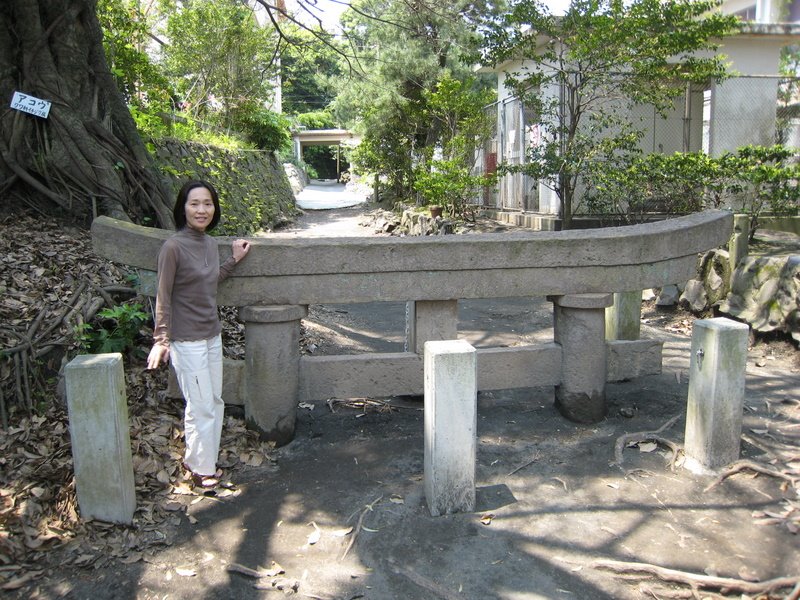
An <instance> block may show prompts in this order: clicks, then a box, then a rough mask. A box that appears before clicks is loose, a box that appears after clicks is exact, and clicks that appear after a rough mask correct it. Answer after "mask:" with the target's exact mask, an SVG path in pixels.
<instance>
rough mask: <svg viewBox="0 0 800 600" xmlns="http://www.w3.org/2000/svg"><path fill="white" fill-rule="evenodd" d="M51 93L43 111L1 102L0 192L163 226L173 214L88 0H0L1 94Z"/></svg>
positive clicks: (73, 211) (46, 206)
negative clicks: (26, 110) (41, 114)
mask: <svg viewBox="0 0 800 600" xmlns="http://www.w3.org/2000/svg"><path fill="white" fill-rule="evenodd" d="M15 91H19V92H22V93H25V94H29V95H31V96H35V97H38V98H42V99H45V100H48V101H50V102H52V109H51V110H50V114H49V116H48V118H46V119H43V118H40V117H37V116H32V115H29V114H26V113H23V112H20V111H17V110H13V109H11V108H9V105H8V104H6V105H5V107H4V108H3V109H2V111H0V198H2V199H5V200H6V202H7V203H8V201H14V202H16V203H21V204H24V205H27V206H30V207H32V208H34V209H36V210H38V211H41V212H45V213H54V212H59V211H60V212H61V213H62V214H64V215H67V216H70V217H72V218H75V219H78V220H82V221H88V220H89V219H90V218H91V217H92V215H93V213H95V212H101V213H105V214H110V215H113V216H116V217H119V218H127V217H132V218H134V219H136V220H140V219H144V218H145V217H150V218H152V219H154V220H155V221H157V222H158V223H159V224H161V225H162V226H169V225H170V224H171V221H172V218H171V215H170V210H169V206H170V204H171V201H170V200H169V198H168V195H167V192H166V186H165V185H164V182H163V181H162V180H161V178H160V177H159V175H158V172H157V171H156V169H155V168H154V167H153V164H152V161H151V158H150V155H149V154H148V152H147V150H146V148H145V146H144V144H143V142H142V140H141V138H140V137H139V135H138V133H137V131H136V127H135V124H134V122H133V119H132V117H131V114H130V112H129V110H128V107H127V106H126V104H125V101H124V99H123V96H122V95H121V94H120V91H119V89H118V88H117V86H116V84H115V81H114V78H113V77H112V74H111V72H110V70H109V67H108V64H107V62H106V57H105V54H104V50H103V34H102V31H101V28H100V24H99V22H98V18H97V14H96V2H95V0H4V1H3V2H2V3H0V98H2V99H4V101H5V102H9V101H10V99H11V97H12V94H13V93H14V92H15Z"/></svg>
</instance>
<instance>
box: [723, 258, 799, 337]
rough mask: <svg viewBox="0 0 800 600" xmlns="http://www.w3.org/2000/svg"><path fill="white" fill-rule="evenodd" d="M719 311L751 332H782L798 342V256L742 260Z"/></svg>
mask: <svg viewBox="0 0 800 600" xmlns="http://www.w3.org/2000/svg"><path fill="white" fill-rule="evenodd" d="M719 310H720V312H722V313H724V314H727V315H730V316H732V317H736V318H738V319H740V320H742V321H745V322H747V323H749V324H750V325H751V326H752V327H753V329H754V330H755V331H760V332H770V331H783V332H786V333H789V334H790V335H791V336H792V337H793V338H794V339H795V340H797V341H800V255H790V256H776V257H766V256H764V257H757V256H747V257H745V258H744V259H742V261H741V262H740V263H739V266H738V267H737V268H736V271H734V273H733V281H732V284H731V292H730V295H729V296H728V298H727V299H725V300H724V301H722V302H721V303H720V305H719Z"/></svg>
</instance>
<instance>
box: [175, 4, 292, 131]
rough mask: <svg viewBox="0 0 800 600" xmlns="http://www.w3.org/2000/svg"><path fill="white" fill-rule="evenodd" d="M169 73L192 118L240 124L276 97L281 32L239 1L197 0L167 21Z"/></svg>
mask: <svg viewBox="0 0 800 600" xmlns="http://www.w3.org/2000/svg"><path fill="white" fill-rule="evenodd" d="M167 36H168V37H169V39H170V40H172V42H173V43H171V44H169V45H168V46H166V48H165V49H164V55H165V56H164V58H165V60H164V63H165V65H166V68H167V73H168V74H169V77H170V78H171V80H172V81H174V82H175V83H176V88H177V92H178V94H179V95H180V97H181V100H182V107H183V109H184V110H185V111H186V112H187V113H188V114H189V116H190V117H192V118H194V119H197V120H202V121H206V122H210V123H213V124H216V125H219V126H220V127H222V128H224V129H229V128H235V126H236V124H237V123H240V122H243V121H244V120H246V119H247V118H248V115H251V114H253V113H254V112H257V111H259V110H260V109H261V107H263V106H264V105H265V103H267V102H268V101H270V100H271V98H272V85H271V77H272V76H273V75H274V74H275V67H274V65H273V64H272V59H273V55H274V50H275V47H276V43H277V40H276V37H275V33H274V31H273V30H272V28H267V27H261V26H260V25H259V24H258V21H257V20H256V17H255V14H254V12H253V9H251V8H250V7H249V6H248V5H247V3H244V2H240V1H238V0H193V1H192V2H190V3H188V2H187V3H181V4H180V5H176V6H175V7H174V10H173V11H171V12H170V14H169V18H168V20H167Z"/></svg>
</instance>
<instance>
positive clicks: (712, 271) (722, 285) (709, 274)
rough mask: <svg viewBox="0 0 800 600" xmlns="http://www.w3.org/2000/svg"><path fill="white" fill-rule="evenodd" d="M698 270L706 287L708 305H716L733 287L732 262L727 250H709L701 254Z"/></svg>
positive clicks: (700, 278)
mask: <svg viewBox="0 0 800 600" xmlns="http://www.w3.org/2000/svg"><path fill="white" fill-rule="evenodd" d="M697 272H698V274H699V280H700V281H701V282H703V287H704V288H705V293H706V296H707V306H713V305H716V304H717V303H719V302H720V301H722V299H723V298H725V297H726V296H727V295H728V293H729V292H730V289H731V284H730V282H731V264H730V255H729V254H728V252H727V251H726V250H709V251H708V252H706V253H705V254H703V255H701V257H700V260H699V261H698V267H697Z"/></svg>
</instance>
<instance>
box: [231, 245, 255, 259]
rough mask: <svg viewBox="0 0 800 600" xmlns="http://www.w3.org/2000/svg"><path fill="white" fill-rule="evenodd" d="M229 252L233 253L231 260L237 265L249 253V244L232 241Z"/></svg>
mask: <svg viewBox="0 0 800 600" xmlns="http://www.w3.org/2000/svg"><path fill="white" fill-rule="evenodd" d="M231 251H232V252H233V260H235V261H236V262H237V263H238V262H239V261H240V260H242V259H243V258H244V257H245V256H247V253H248V252H250V242H248V241H247V240H233V244H232V245H231Z"/></svg>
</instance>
